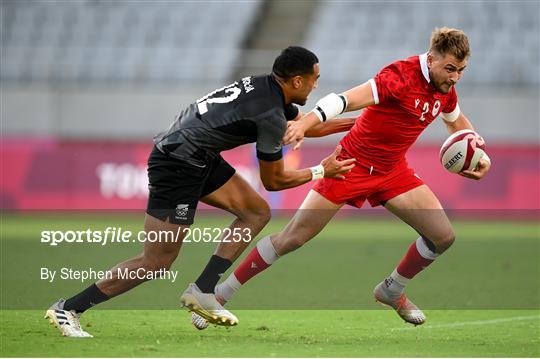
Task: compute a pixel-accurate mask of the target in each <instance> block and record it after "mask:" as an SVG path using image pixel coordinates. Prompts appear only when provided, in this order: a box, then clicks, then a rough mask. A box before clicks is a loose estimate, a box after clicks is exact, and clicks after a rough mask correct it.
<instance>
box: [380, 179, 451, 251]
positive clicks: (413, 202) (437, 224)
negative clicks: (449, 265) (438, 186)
mask: <svg viewBox="0 0 540 359" xmlns="http://www.w3.org/2000/svg"><path fill="white" fill-rule="evenodd" d="M385 208H386V209H388V210H389V211H390V212H392V213H393V214H394V215H396V216H397V217H399V218H400V219H401V220H403V221H404V222H405V223H407V224H409V225H410V226H411V227H413V228H414V229H415V230H416V231H417V232H419V233H420V234H421V235H422V236H424V237H426V238H428V239H429V240H431V241H433V242H441V241H447V240H450V239H452V238H453V235H454V232H453V229H452V225H451V224H450V220H449V219H448V217H447V216H446V213H445V212H444V209H443V208H442V205H441V203H440V202H439V200H438V199H437V197H436V196H435V194H434V193H433V192H432V191H431V189H430V188H429V187H428V186H426V185H425V184H424V185H421V186H419V187H416V188H414V189H412V190H410V191H407V192H405V193H402V194H400V195H398V196H396V197H394V198H391V199H390V200H388V201H387V202H386V204H385Z"/></svg>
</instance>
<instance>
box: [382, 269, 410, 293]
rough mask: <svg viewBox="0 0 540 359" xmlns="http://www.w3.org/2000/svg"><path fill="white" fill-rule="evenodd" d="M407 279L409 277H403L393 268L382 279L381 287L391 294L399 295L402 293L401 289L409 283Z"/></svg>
mask: <svg viewBox="0 0 540 359" xmlns="http://www.w3.org/2000/svg"><path fill="white" fill-rule="evenodd" d="M409 281H410V279H409V278H405V277H404V276H402V275H401V274H399V273H398V272H397V270H396V269H394V271H393V272H392V273H390V276H389V277H388V278H386V279H385V280H384V286H383V288H385V289H386V290H387V291H388V292H390V294H391V295H393V296H394V295H395V296H397V295H401V293H403V289H404V288H405V286H406V285H407V283H409Z"/></svg>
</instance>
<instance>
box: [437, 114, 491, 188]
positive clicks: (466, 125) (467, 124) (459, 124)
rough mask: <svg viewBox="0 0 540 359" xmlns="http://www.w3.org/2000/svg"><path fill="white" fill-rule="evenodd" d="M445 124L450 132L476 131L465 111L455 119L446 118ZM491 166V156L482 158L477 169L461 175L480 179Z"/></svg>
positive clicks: (466, 171) (462, 172)
mask: <svg viewBox="0 0 540 359" xmlns="http://www.w3.org/2000/svg"><path fill="white" fill-rule="evenodd" d="M444 124H445V125H446V128H447V129H448V132H449V133H450V134H452V133H454V132H457V131H460V130H466V129H469V130H473V131H474V127H473V125H472V123H471V121H469V119H468V118H467V117H466V116H465V115H464V114H463V113H460V114H459V116H458V117H457V119H456V120H455V121H452V122H450V121H446V120H444ZM490 168H491V160H489V158H486V159H481V160H480V161H479V162H478V165H477V166H476V168H475V169H473V170H465V171H461V172H460V173H459V175H460V176H463V177H466V178H470V179H473V180H480V179H482V178H483V177H484V176H485V175H486V174H487V173H488V172H489V169H490Z"/></svg>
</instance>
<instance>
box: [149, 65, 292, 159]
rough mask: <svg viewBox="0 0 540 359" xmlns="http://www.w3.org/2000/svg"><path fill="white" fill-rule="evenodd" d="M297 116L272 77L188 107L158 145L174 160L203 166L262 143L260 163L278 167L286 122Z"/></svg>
mask: <svg viewBox="0 0 540 359" xmlns="http://www.w3.org/2000/svg"><path fill="white" fill-rule="evenodd" d="M297 115H298V108H297V107H296V106H294V105H292V104H289V105H285V98H284V95H283V91H282V89H281V87H280V86H279V84H278V83H277V81H276V80H275V79H274V77H273V76H272V75H265V76H253V77H244V78H243V79H241V80H240V81H237V82H234V83H232V84H230V85H228V86H225V87H222V88H220V89H217V90H215V91H213V92H211V93H209V94H208V95H206V96H204V97H202V98H200V99H198V100H197V101H196V102H195V103H193V104H191V105H189V106H188V107H187V108H186V109H184V110H183V111H182V112H181V113H180V114H178V116H177V117H176V119H175V121H174V122H173V124H172V125H171V126H170V127H169V129H167V130H166V131H165V132H162V133H160V134H158V135H157V136H156V137H155V138H154V143H155V144H156V147H157V148H158V149H159V150H160V151H161V152H163V153H165V154H168V155H169V156H171V157H173V158H177V159H181V160H184V161H187V162H190V163H195V164H198V165H202V164H206V163H208V162H209V161H211V160H212V159H213V158H215V157H216V156H218V155H219V153H220V152H221V151H225V150H229V149H232V148H235V147H238V146H240V145H244V144H246V143H252V142H257V157H258V158H259V159H261V160H264V161H276V160H279V159H281V158H282V148H281V147H282V143H281V140H282V138H283V135H284V134H285V130H286V128H287V120H292V119H294V118H295V117H296V116H297Z"/></svg>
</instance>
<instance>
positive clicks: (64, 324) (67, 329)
mask: <svg viewBox="0 0 540 359" xmlns="http://www.w3.org/2000/svg"><path fill="white" fill-rule="evenodd" d="M64 302H65V300H64V299H60V300H59V301H57V302H56V303H54V304H53V305H51V307H50V308H49V309H48V310H47V312H46V313H45V319H48V320H49V323H51V324H52V325H54V326H55V327H56V328H58V330H60V333H61V334H62V336H64V337H74V338H92V337H93V336H92V335H91V334H89V333H87V332H85V331H84V330H83V329H82V328H81V322H80V321H79V319H80V315H79V314H77V313H76V312H75V311H74V310H64V309H63V308H64Z"/></svg>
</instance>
